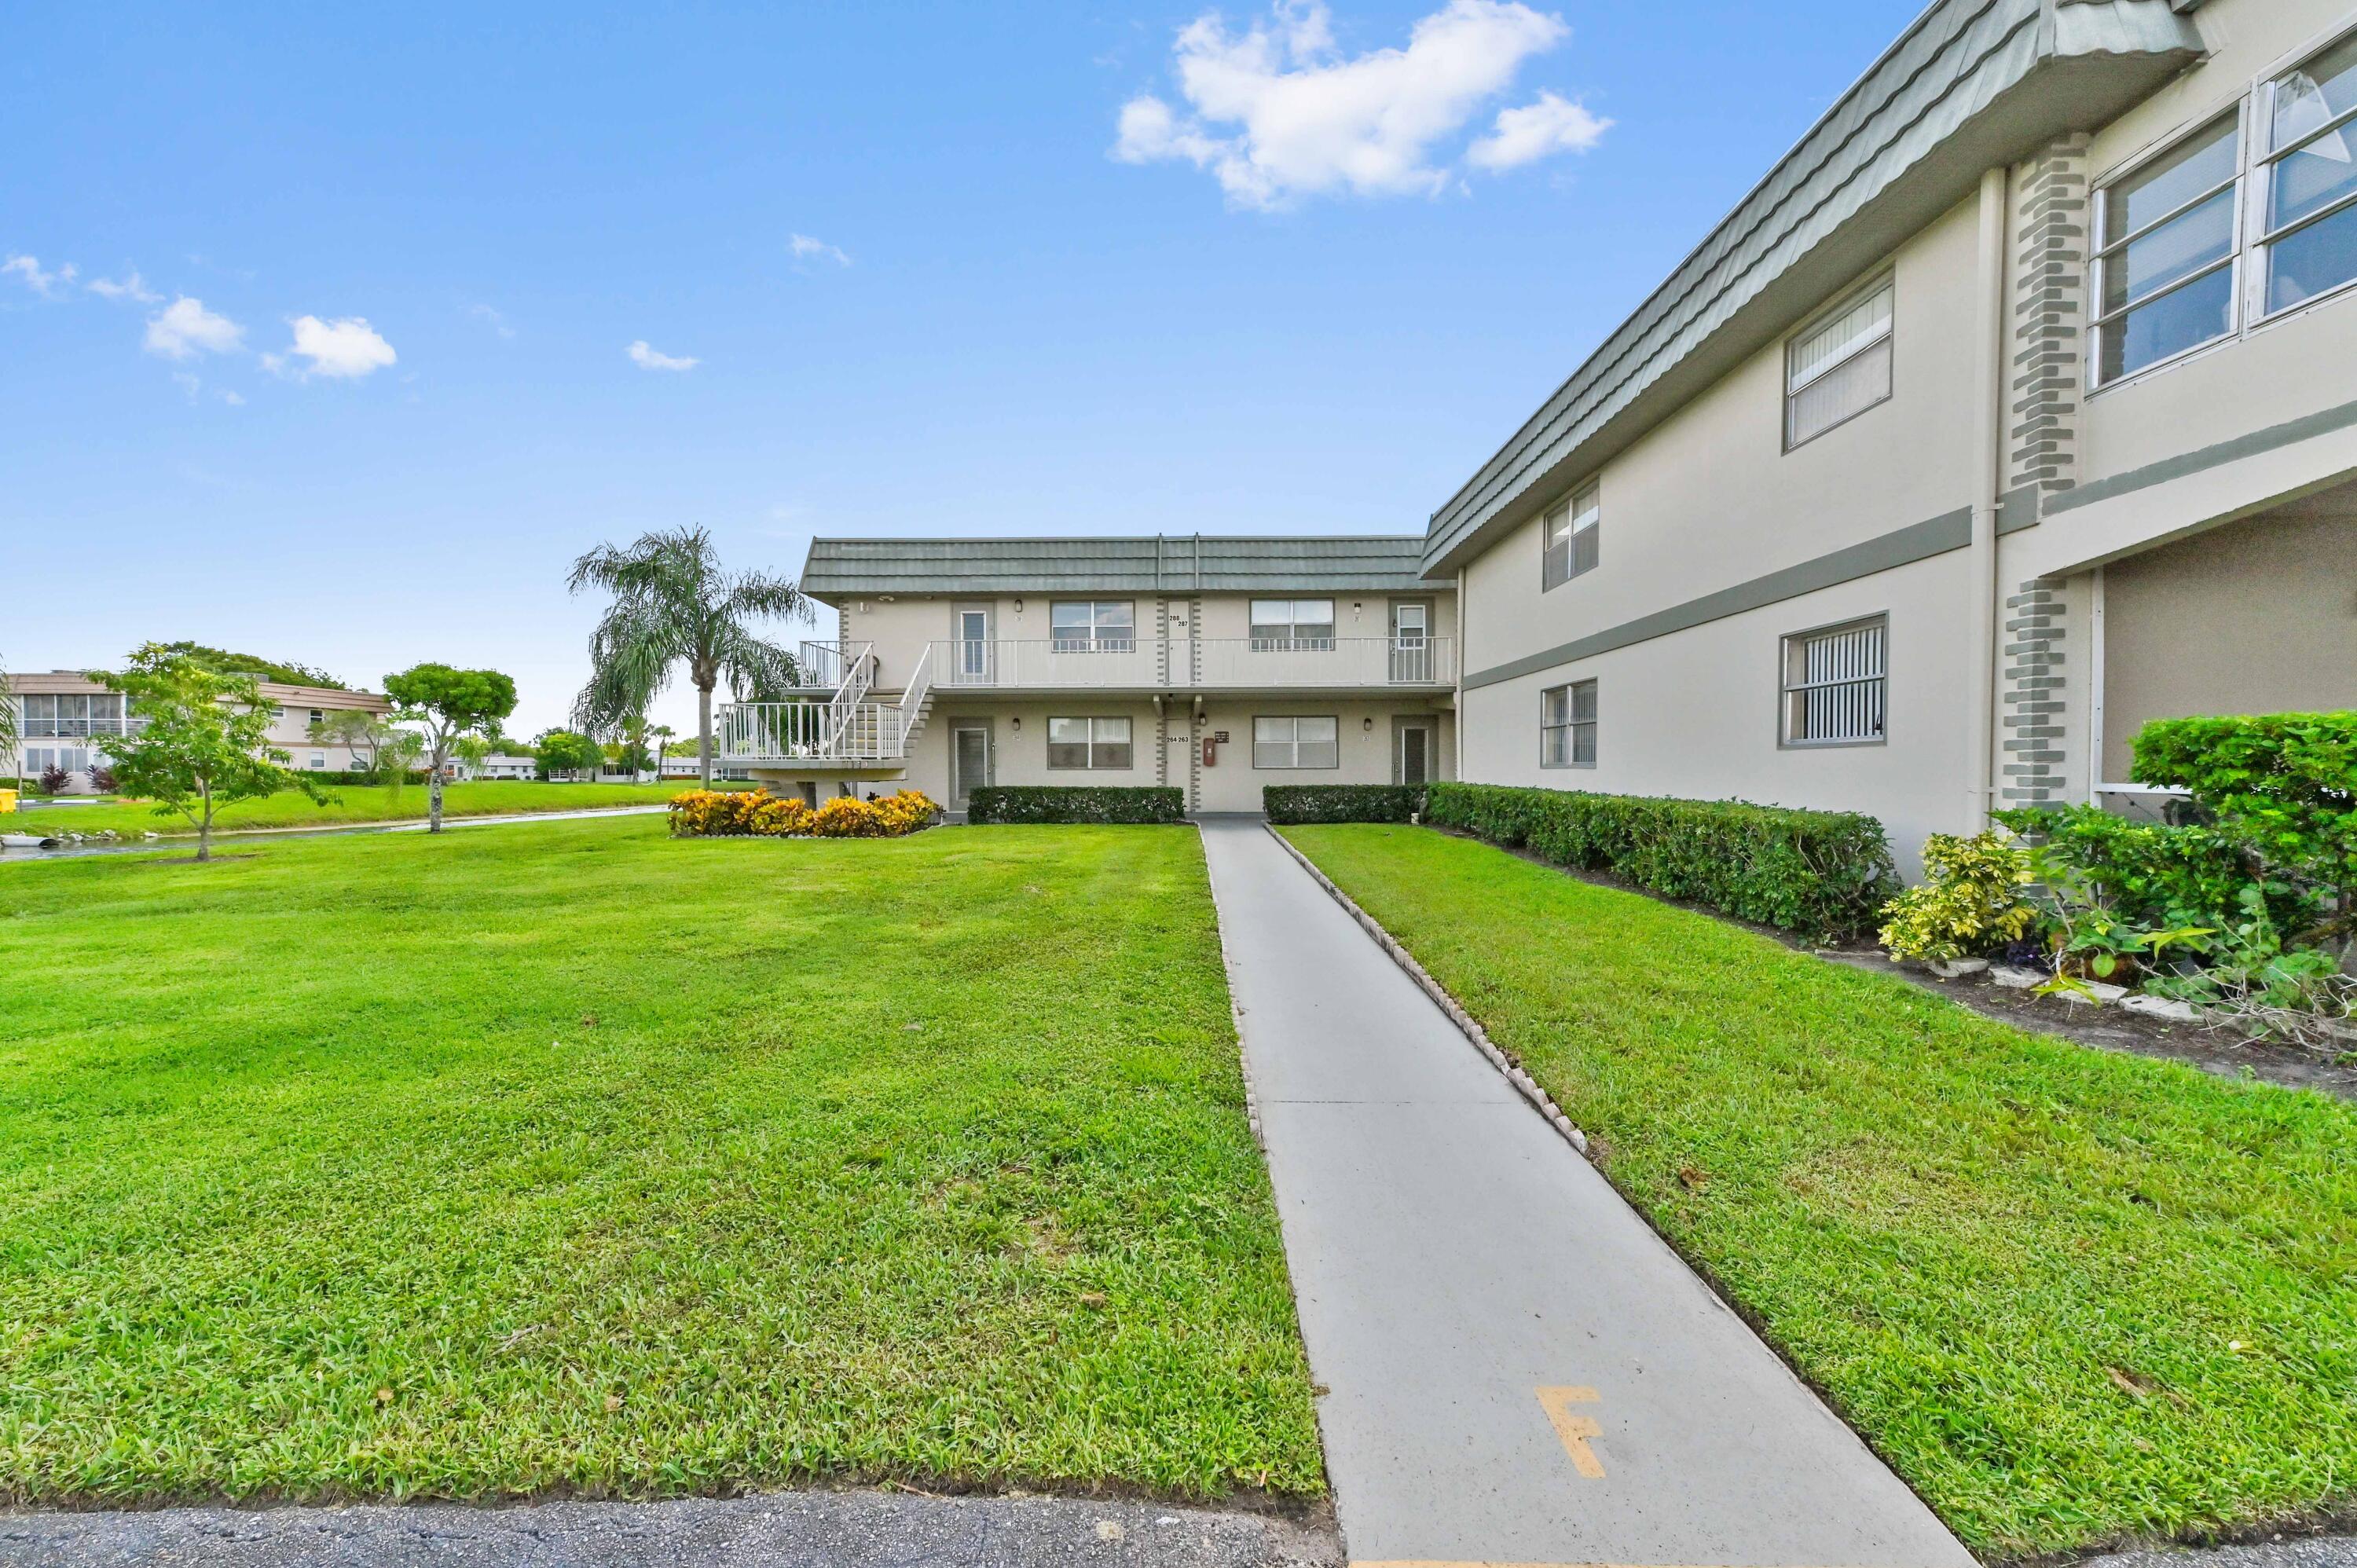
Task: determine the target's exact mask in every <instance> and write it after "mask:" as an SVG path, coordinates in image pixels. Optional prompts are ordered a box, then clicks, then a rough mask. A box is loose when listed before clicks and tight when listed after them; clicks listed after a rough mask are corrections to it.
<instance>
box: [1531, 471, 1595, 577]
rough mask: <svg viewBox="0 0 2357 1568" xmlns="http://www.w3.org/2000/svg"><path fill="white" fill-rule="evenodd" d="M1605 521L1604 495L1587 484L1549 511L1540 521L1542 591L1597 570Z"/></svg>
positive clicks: (1593, 486) (1540, 575)
mask: <svg viewBox="0 0 2357 1568" xmlns="http://www.w3.org/2000/svg"><path fill="white" fill-rule="evenodd" d="M1603 521H1604V502H1603V493H1602V489H1601V488H1600V487H1598V486H1597V485H1593V484H1590V485H1586V486H1583V487H1581V488H1580V489H1577V490H1575V491H1574V492H1572V494H1571V495H1570V496H1568V497H1566V499H1563V500H1560V501H1557V502H1556V503H1555V505H1554V506H1553V507H1551V508H1549V509H1548V510H1547V514H1546V516H1545V517H1544V519H1543V520H1542V521H1541V522H1540V529H1541V537H1542V538H1543V539H1544V541H1545V544H1546V556H1545V560H1544V564H1542V565H1541V567H1540V573H1539V587H1540V589H1541V590H1542V591H1544V590H1545V589H1548V588H1552V587H1554V586H1555V585H1556V584H1557V583H1566V582H1569V581H1570V580H1571V579H1572V578H1574V577H1577V576H1578V575H1580V574H1581V573H1583V572H1593V571H1594V570H1596V562H1597V541H1598V539H1599V538H1600V537H1601V534H1600V532H1599V530H1600V527H1601V525H1602V523H1603Z"/></svg>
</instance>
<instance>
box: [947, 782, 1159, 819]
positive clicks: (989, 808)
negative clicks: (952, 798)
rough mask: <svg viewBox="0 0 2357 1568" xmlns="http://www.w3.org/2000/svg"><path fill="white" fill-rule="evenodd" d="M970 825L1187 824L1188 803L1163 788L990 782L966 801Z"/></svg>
mask: <svg viewBox="0 0 2357 1568" xmlns="http://www.w3.org/2000/svg"><path fill="white" fill-rule="evenodd" d="M966 820H967V821H968V822H1185V821H1186V820H1187V800H1186V797H1185V795H1184V794H1182V793H1181V792H1180V791H1179V789H1176V788H1175V787H1173V788H1165V787H1162V786H1159V785H1146V786H1143V787H1133V786H1115V785H1103V786H1097V785H1077V786H1067V785H1043V784H985V785H980V786H978V787H977V788H976V789H974V795H973V798H972V799H971V800H969V801H968V802H967V808H966Z"/></svg>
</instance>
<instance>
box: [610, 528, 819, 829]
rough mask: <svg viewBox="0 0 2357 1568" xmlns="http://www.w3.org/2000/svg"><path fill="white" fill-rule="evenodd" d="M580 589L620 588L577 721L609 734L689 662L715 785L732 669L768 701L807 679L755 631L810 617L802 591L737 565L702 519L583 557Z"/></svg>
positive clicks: (749, 693)
mask: <svg viewBox="0 0 2357 1568" xmlns="http://www.w3.org/2000/svg"><path fill="white" fill-rule="evenodd" d="M566 585H567V586H568V587H570V588H571V589H572V590H573V592H575V593H576V594H577V593H580V592H581V591H582V590H583V589H585V588H603V589H605V590H606V591H607V592H608V593H610V594H612V595H613V596H614V602H613V603H612V604H611V605H609V606H608V607H607V608H606V614H605V616H604V617H603V618H601V619H600V620H599V621H598V622H597V630H595V631H593V632H591V633H590V634H589V683H588V684H587V686H585V687H583V688H582V689H581V695H580V696H579V697H578V698H576V699H575V701H574V704H573V722H574V724H575V725H576V726H577V727H578V728H580V729H582V730H584V731H587V733H589V734H591V735H602V734H605V733H607V732H608V730H610V729H612V728H613V727H614V726H616V725H619V724H620V723H621V722H622V721H623V720H624V719H625V718H628V717H630V716H631V715H632V714H643V713H645V712H646V711H647V706H648V704H649V703H652V702H653V701H654V699H655V698H656V697H657V696H658V695H660V694H661V693H662V690H663V688H664V687H666V686H668V685H670V684H671V679H672V673H673V670H674V669H676V668H678V667H679V666H682V665H684V666H685V667H686V669H687V678H688V680H689V681H690V682H692V683H693V684H694V687H695V722H696V757H697V769H696V771H697V773H698V774H699V775H700V776H701V778H702V779H703V783H704V787H705V789H710V788H711V787H712V693H713V690H714V688H716V687H717V686H718V685H719V684H720V682H721V679H722V677H724V676H725V677H726V678H727V681H728V683H729V684H730V686H732V687H733V688H735V690H736V691H737V693H738V694H739V695H740V696H746V697H749V698H750V699H751V700H753V701H756V702H759V701H760V700H762V699H764V698H766V697H769V696H770V695H771V694H772V693H778V692H783V691H787V690H790V689H791V688H792V687H794V686H795V685H797V684H799V682H800V675H799V671H797V669H796V667H795V663H794V657H793V655H792V654H791V653H788V652H787V651H786V650H784V649H782V648H779V647H777V646H775V645H774V644H772V643H770V642H767V641H764V640H763V639H761V638H759V637H758V636H756V635H754V631H753V626H754V623H756V622H759V621H762V620H770V619H775V620H806V619H808V618H810V607H809V605H808V604H806V603H805V602H804V601H803V598H802V590H801V589H800V588H797V587H796V586H795V585H793V584H792V583H791V582H789V581H788V580H787V579H785V578H783V577H773V576H770V575H769V574H767V573H764V572H730V571H727V570H726V569H725V568H724V567H722V565H721V564H720V556H719V553H718V552H717V551H716V550H714V549H713V547H712V535H711V534H710V533H709V532H705V530H703V529H701V528H674V529H665V530H662V531H661V532H653V533H642V534H640V536H639V538H638V540H637V542H635V543H633V544H631V545H630V546H629V547H628V548H626V549H617V548H616V547H615V546H613V545H611V544H601V545H599V546H597V549H595V550H592V551H590V552H588V553H587V554H585V555H583V556H582V557H581V558H580V559H579V560H578V561H576V562H575V563H574V564H573V575H571V577H569V578H568V579H567V580H566Z"/></svg>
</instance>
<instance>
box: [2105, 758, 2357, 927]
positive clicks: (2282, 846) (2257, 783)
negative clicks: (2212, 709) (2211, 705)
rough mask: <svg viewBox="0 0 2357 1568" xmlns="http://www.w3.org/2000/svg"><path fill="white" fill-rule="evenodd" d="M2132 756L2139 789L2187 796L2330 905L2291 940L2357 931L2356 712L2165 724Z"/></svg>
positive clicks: (2278, 871)
mask: <svg viewBox="0 0 2357 1568" xmlns="http://www.w3.org/2000/svg"><path fill="white" fill-rule="evenodd" d="M2135 750H2136V762H2135V767H2134V768H2133V770H2132V771H2133V773H2134V775H2135V778H2136V782H2138V783H2140V784H2159V785H2165V786H2169V787H2170V788H2174V789H2183V790H2185V791H2186V792H2187V793H2189V794H2190V795H2191V796H2192V797H2193V799H2194V801H2195V803H2196V804H2197V805H2199V806H2200V807H2201V810H2202V811H2204V812H2205V813H2206V814H2207V815H2208V816H2209V817H2210V818H2211V819H2212V822H2214V823H2215V824H2216V826H2217V827H2219V828H2220V829H2222V831H2224V832H2230V833H2233V834H2235V835H2236V836H2238V837H2240V838H2242V839H2243V840H2244V841H2245V842H2246V843H2249V845H2250V846H2251V848H2252V849H2253V850H2254V851H2255V853H2256V854H2257V855H2258V856H2259V857H2260V858H2261V859H2263V860H2264V861H2265V862H2266V865H2267V866H2269V867H2270V868H2271V869H2272V870H2273V871H2274V872H2275V873H2276V875H2278V876H2280V877H2282V878H2284V879H2286V880H2291V881H2299V882H2306V883H2309V884H2312V885H2314V886H2315V887H2316V888H2317V890H2318V893H2319V901H2321V902H2328V903H2330V905H2331V907H2332V912H2331V915H2330V918H2327V919H2325V920H2324V921H2322V922H2321V923H2320V924H2319V925H2317V926H2316V927H2314V928H2313V929H2309V930H2306V931H2302V932H2299V933H2297V935H2296V936H2295V937H2293V938H2292V939H2291V940H2298V941H2321V940H2344V941H2345V940H2348V939H2349V938H2350V937H2351V936H2352V933H2357V712H2349V713H2337V714H2266V715H2264V716H2261V717H2258V718H2190V719H2161V720H2158V721H2156V722H2154V723H2152V724H2148V725H2145V727H2144V728H2143V729H2142V730H2141V731H2139V732H2138V733H2137V735H2136V742H2135Z"/></svg>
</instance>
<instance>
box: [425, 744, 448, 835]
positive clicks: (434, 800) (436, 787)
mask: <svg viewBox="0 0 2357 1568" xmlns="http://www.w3.org/2000/svg"><path fill="white" fill-rule="evenodd" d="M443 760H444V758H443V756H442V750H441V748H440V747H439V746H436V748H435V751H434V759H433V761H432V762H431V763H430V764H429V765H428V767H427V768H426V772H425V831H426V832H429V833H438V832H441V831H442V764H443Z"/></svg>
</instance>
